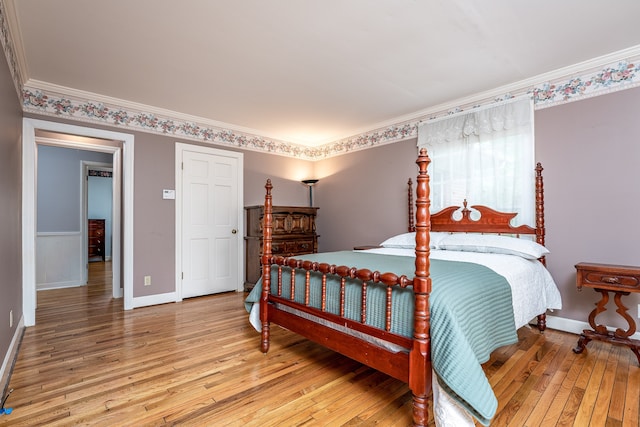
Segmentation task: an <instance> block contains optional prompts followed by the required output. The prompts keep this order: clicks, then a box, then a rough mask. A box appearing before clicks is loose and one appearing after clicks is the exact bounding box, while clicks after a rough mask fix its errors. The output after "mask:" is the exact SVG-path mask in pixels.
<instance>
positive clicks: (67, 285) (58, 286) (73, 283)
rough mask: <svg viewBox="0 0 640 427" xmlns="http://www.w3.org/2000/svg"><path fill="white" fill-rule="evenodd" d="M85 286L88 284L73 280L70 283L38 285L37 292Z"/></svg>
mask: <svg viewBox="0 0 640 427" xmlns="http://www.w3.org/2000/svg"><path fill="white" fill-rule="evenodd" d="M84 285H86V283H82V281H79V280H73V281H70V282H52V283H37V284H36V290H37V291H44V290H48V289H62V288H77V287H78V286H84Z"/></svg>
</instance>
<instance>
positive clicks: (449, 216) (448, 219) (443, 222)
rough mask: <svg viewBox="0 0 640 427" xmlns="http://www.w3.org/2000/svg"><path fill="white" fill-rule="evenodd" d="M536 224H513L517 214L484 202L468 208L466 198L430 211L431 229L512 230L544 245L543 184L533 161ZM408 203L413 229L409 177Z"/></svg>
mask: <svg viewBox="0 0 640 427" xmlns="http://www.w3.org/2000/svg"><path fill="white" fill-rule="evenodd" d="M535 170H536V227H535V228H534V227H531V226H528V225H520V226H518V227H514V226H512V225H511V220H512V219H513V218H514V217H515V216H516V215H517V213H513V212H499V211H496V210H494V209H491V208H489V207H487V206H482V205H475V206H471V207H470V209H469V208H468V207H467V201H466V200H465V201H464V202H463V206H450V207H447V208H444V209H442V210H441V211H440V212H437V213H432V214H431V231H448V232H452V233H494V234H515V235H518V236H519V235H523V234H529V235H535V236H536V242H538V243H540V244H541V245H543V246H544V239H545V228H544V184H543V181H542V170H543V168H542V165H541V164H540V163H538V164H537V165H536V169H535ZM407 184H408V186H409V190H408V203H409V228H408V230H409V231H410V232H411V231H415V225H414V215H413V188H412V181H411V179H409V182H408V183H407ZM473 210H475V211H477V212H478V213H479V214H480V218H478V219H477V220H474V219H472V218H471V212H472V211H473ZM456 211H460V213H461V214H462V217H461V218H459V219H455V218H454V216H453V215H454V213H455V212H456Z"/></svg>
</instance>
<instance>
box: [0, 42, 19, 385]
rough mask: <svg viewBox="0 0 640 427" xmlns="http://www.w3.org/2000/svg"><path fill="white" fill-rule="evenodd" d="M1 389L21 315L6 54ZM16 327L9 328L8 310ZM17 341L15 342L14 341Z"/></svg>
mask: <svg viewBox="0 0 640 427" xmlns="http://www.w3.org/2000/svg"><path fill="white" fill-rule="evenodd" d="M0 57H1V59H0V272H2V274H1V275H0V363H3V365H2V367H3V368H2V371H1V372H0V392H2V391H4V389H5V387H6V384H8V377H7V375H8V373H9V368H10V367H11V365H12V362H13V354H12V353H10V352H11V351H16V346H14V347H13V348H12V344H11V343H12V340H14V338H17V335H19V334H20V332H21V331H19V330H18V328H17V326H18V324H19V321H20V319H21V318H22V263H21V255H22V237H21V236H22V235H21V227H22V222H21V217H22V206H21V201H22V196H21V193H22V190H21V183H22V176H21V174H22V169H21V162H22V157H21V148H20V147H21V132H22V110H21V107H20V100H19V98H18V94H17V93H16V89H15V87H14V85H13V80H12V79H11V74H10V72H9V67H8V66H7V61H6V59H5V55H0ZM10 311H12V312H13V326H11V327H9V312H10ZM14 342H15V341H14Z"/></svg>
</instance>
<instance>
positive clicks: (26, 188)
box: [22, 117, 134, 326]
mask: <svg viewBox="0 0 640 427" xmlns="http://www.w3.org/2000/svg"><path fill="white" fill-rule="evenodd" d="M36 130H44V131H50V132H59V133H65V134H71V135H76V136H81V137H82V136H84V137H93V138H101V139H107V140H115V141H122V142H123V144H122V147H115V146H108V145H101V144H96V143H89V142H77V141H65V144H67V145H66V146H67V147H72V148H78V149H89V150H93V151H100V150H104V151H105V152H110V153H112V154H113V166H114V172H116V168H118V169H117V171H118V173H117V175H118V176H119V177H121V178H122V182H120V181H118V184H117V185H118V191H120V189H122V190H121V191H122V193H123V198H122V200H123V203H122V217H123V218H122V219H123V221H122V222H123V232H122V240H123V248H122V253H124V254H126V257H123V256H122V254H121V253H120V248H118V251H119V252H118V253H116V252H115V248H113V249H112V254H113V257H112V260H113V264H112V266H113V271H114V275H115V274H116V272H117V273H118V274H120V271H122V273H123V280H122V283H123V288H124V309H125V310H130V309H132V308H133V307H134V305H133V303H134V301H133V164H134V163H133V152H134V147H133V145H134V136H133V135H132V134H126V133H121V132H113V131H107V130H103V129H95V128H89V127H83V126H76V125H70V124H65V123H57V122H48V121H45V120H39V119H32V118H27V117H25V118H23V120H22V312H23V316H24V325H25V326H34V325H35V324H36V306H37V295H36V259H35V249H36V227H37V224H36V219H37V216H36V212H37V211H36V195H37V173H38V159H37V157H38V156H37V151H38V150H37V146H36ZM120 165H122V170H120ZM114 175H116V174H115V173H114ZM114 186H115V180H114ZM119 211H120V209H119ZM116 217H117V218H120V215H117V216H116ZM114 234H115V228H114ZM121 263H122V265H121Z"/></svg>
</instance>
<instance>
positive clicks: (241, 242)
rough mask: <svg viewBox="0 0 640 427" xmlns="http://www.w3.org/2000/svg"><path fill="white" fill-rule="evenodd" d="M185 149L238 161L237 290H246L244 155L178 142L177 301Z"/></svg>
mask: <svg viewBox="0 0 640 427" xmlns="http://www.w3.org/2000/svg"><path fill="white" fill-rule="evenodd" d="M184 151H195V152H197V153H203V154H210V155H214V156H220V157H231V158H234V159H236V161H237V162H238V171H237V175H238V180H237V182H236V184H237V186H238V188H237V190H238V193H237V196H236V197H237V198H238V216H237V218H236V221H237V224H238V225H237V230H238V239H239V240H238V253H237V259H238V286H237V288H236V291H237V292H243V291H244V239H243V237H242V236H244V218H243V213H244V207H243V206H244V155H243V154H242V153H240V152H237V151H227V150H220V149H217V148H210V147H203V146H200V145H193V144H183V143H180V142H176V149H175V153H176V154H175V158H176V160H175V162H176V163H175V174H176V179H175V182H176V188H175V191H176V200H175V213H176V223H175V227H176V229H175V233H176V292H175V294H176V302H178V301H182V202H183V200H182V157H183V152H184Z"/></svg>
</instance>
